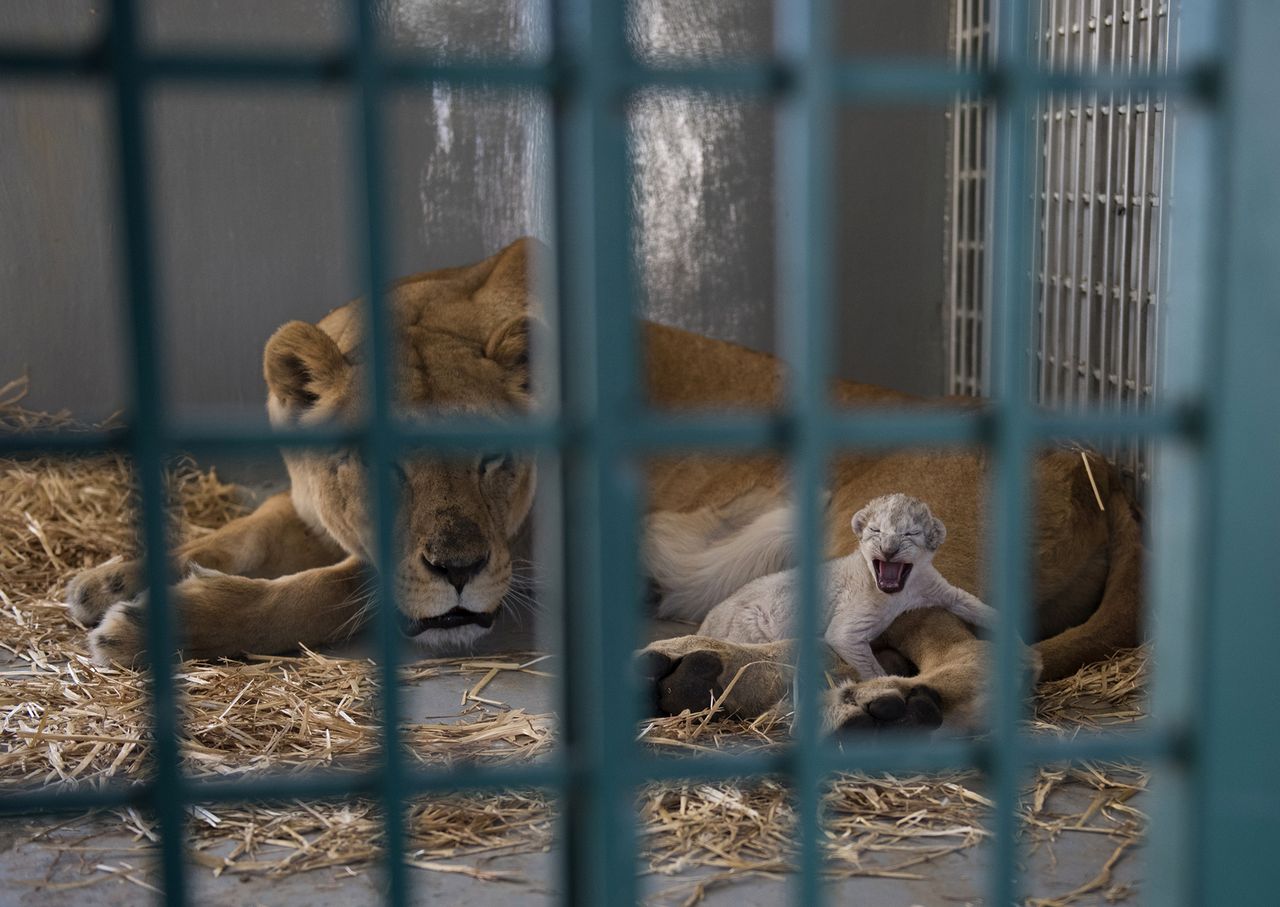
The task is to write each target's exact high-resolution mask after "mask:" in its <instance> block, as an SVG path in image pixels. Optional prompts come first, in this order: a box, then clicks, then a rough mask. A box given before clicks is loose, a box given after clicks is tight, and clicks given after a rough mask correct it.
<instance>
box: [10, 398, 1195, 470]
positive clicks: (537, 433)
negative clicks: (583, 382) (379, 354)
mask: <svg viewBox="0 0 1280 907" xmlns="http://www.w3.org/2000/svg"><path fill="white" fill-rule="evenodd" d="M1202 416H1203V405H1202V404H1199V403H1186V404H1175V405H1167V406H1155V407H1151V408H1149V409H1146V410H1139V411H1127V412H1107V411H1095V412H1076V413H1061V412H1049V411H1044V412H1038V413H1036V414H1034V415H1033V416H1032V418H1031V429H1032V433H1033V435H1034V436H1035V437H1037V438H1039V439H1041V440H1045V441H1050V440H1052V439H1054V438H1072V439H1076V440H1089V441H1099V442H1101V441H1108V440H1116V439H1127V438H1138V437H1141V438H1149V439H1159V438H1182V439H1187V440H1196V439H1198V438H1199V437H1200V434H1201V427H1202V425H1203V418H1202ZM992 418H993V416H992V414H991V413H990V411H989V410H987V409H985V408H982V407H972V408H968V409H964V410H955V409H940V408H938V407H925V406H921V407H917V408H914V409H913V408H909V407H908V408H900V409H874V410H869V409H861V410H860V409H844V408H836V407H833V408H831V410H830V416H829V418H828V419H827V420H826V421H825V423H824V424H825V431H826V432H827V435H828V438H829V440H830V442H831V443H832V444H833V445H836V446H838V447H850V448H861V449H883V448H899V447H911V446H916V445H926V446H959V445H978V444H983V443H986V442H987V441H988V440H989V438H990V437H991V424H992V423H991V420H992ZM792 433H793V421H792V419H791V417H789V416H787V415H786V414H783V413H743V414H734V413H727V414H726V413H707V414H698V415H685V414H680V415H666V414H652V415H646V416H642V417H639V418H637V419H634V420H631V421H630V422H629V423H628V424H627V426H626V427H624V428H621V429H620V440H621V443H622V444H623V446H625V447H627V448H630V449H631V450H633V451H635V452H636V453H644V454H655V453H660V452H662V451H664V450H672V451H674V450H717V451H728V450H741V451H744V452H745V451H761V450H782V449H785V448H786V447H787V446H788V445H789V444H790V439H791V436H792ZM395 434H396V439H395V440H396V446H397V448H398V449H399V450H401V451H409V450H442V451H448V450H459V451H461V450H488V449H493V448H504V449H515V450H554V449H557V448H561V447H564V446H566V445H569V444H572V443H573V434H574V432H573V430H572V428H570V427H567V426H565V425H563V424H561V423H560V422H558V421H556V420H554V419H527V420H519V421H509V422H504V421H500V420H488V419H460V420H454V419H450V420H441V421H439V422H432V423H425V422H417V423H415V422H400V423H399V424H398V425H397V428H396V430H395ZM364 438H365V435H364V433H363V431H362V430H361V429H360V428H349V429H309V428H294V429H284V430H280V429H271V428H260V427H257V426H245V425H234V424H227V425H223V426H213V425H187V426H179V427H177V428H175V429H174V431H173V432H172V436H171V437H170V438H168V439H167V442H166V443H167V447H168V449H170V450H174V451H190V452H193V453H206V452H217V453H226V452H244V451H254V450H267V449H270V448H275V447H287V448H303V447H334V446H341V447H355V446H358V445H360V444H362V443H363V441H364ZM128 444H129V434H128V429H127V428H124V429H120V430H116V431H110V432H42V433H34V434H17V433H14V434H0V456H9V457H22V456H31V455H36V454H55V455H56V454H85V453H96V452H100V451H120V450H124V449H125V448H127V447H128Z"/></svg>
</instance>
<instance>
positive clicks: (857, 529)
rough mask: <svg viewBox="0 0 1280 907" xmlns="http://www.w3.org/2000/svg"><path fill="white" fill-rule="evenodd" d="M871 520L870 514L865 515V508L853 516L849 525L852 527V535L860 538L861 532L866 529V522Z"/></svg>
mask: <svg viewBox="0 0 1280 907" xmlns="http://www.w3.org/2000/svg"><path fill="white" fill-rule="evenodd" d="M869 519H871V514H869V513H867V508H865V507H863V508H862V509H861V510H859V511H858V512H857V513H855V514H854V515H853V521H852V522H851V523H850V525H851V526H852V527H853V534H854V535H856V536H858V537H859V538H861V537H862V530H864V529H866V528H867V520H869Z"/></svg>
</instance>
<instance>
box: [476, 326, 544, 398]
mask: <svg viewBox="0 0 1280 907" xmlns="http://www.w3.org/2000/svg"><path fill="white" fill-rule="evenodd" d="M531 336H532V337H533V338H534V339H533V345H534V346H538V347H539V350H540V351H543V352H545V351H546V350H547V347H546V345H545V343H543V342H542V341H543V340H544V339H545V338H546V325H545V324H543V322H542V321H541V320H540V319H538V318H534V317H532V316H530V315H516V316H514V317H512V318H509V319H507V320H506V321H504V322H502V323H501V324H499V325H498V327H497V328H496V329H495V330H494V332H493V333H492V334H490V335H489V339H488V340H486V341H485V344H484V355H485V358H487V359H492V360H493V361H494V362H496V363H498V364H499V365H500V366H502V367H503V368H504V369H506V370H507V371H508V372H511V373H512V375H513V377H514V378H515V380H516V381H517V383H518V386H519V388H520V390H521V391H523V392H524V393H528V392H529V385H530V380H529V374H530V368H529V346H530V337H531Z"/></svg>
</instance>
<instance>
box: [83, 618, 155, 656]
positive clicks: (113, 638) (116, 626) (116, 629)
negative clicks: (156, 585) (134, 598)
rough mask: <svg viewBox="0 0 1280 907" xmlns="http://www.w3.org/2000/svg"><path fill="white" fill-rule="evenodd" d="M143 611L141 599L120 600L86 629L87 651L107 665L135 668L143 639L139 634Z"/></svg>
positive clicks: (142, 635) (141, 627)
mask: <svg viewBox="0 0 1280 907" xmlns="http://www.w3.org/2000/svg"><path fill="white" fill-rule="evenodd" d="M145 620H146V618H145V610H144V605H143V603H142V602H120V603H119V604H117V605H115V606H113V607H112V608H111V609H110V610H108V611H107V613H106V614H105V615H104V616H103V618H102V621H101V622H100V623H99V624H98V626H96V627H95V628H94V629H93V630H91V631H89V651H90V652H91V653H92V655H93V660H94V661H96V662H97V663H98V664H100V665H103V666H104V667H108V666H111V665H124V666H125V667H137V666H139V665H140V664H141V663H142V662H143V660H144V658H143V656H144V655H145V650H146V640H145V638H144V634H143V626H144V622H145Z"/></svg>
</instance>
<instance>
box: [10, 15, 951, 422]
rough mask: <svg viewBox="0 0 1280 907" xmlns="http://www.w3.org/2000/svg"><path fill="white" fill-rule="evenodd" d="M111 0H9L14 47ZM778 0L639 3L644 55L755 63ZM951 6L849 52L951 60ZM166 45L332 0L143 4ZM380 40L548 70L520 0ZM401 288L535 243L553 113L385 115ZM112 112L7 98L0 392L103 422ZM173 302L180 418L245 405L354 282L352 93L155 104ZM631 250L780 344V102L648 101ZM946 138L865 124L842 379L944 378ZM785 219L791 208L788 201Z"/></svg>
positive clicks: (311, 38)
mask: <svg viewBox="0 0 1280 907" xmlns="http://www.w3.org/2000/svg"><path fill="white" fill-rule="evenodd" d="M102 6H103V4H102V3H100V2H75V0H61V2H46V0H26V2H15V0H9V2H6V3H5V4H3V5H0V38H3V39H9V40H18V39H31V40H36V41H45V42H55V43H56V42H59V41H66V40H74V39H79V38H83V37H85V36H88V35H91V34H93V33H94V30H95V29H96V27H97V25H98V22H99V20H100V18H101V15H102V9H101V8H102ZM770 7H771V4H769V3H767V2H765V0H751V2H724V3H709V2H700V3H688V2H685V0H644V2H642V3H638V4H636V5H635V6H634V7H633V11H632V12H633V15H632V19H631V28H632V38H633V44H634V46H635V47H636V49H637V51H638V52H639V53H640V54H641V55H642V56H646V57H648V58H649V59H651V60H653V61H655V62H658V63H661V62H663V61H669V60H677V59H680V58H683V57H693V58H700V59H709V58H724V57H735V56H745V55H750V54H753V53H761V52H764V51H766V50H767V49H768V47H769V45H770V42H771V28H770V16H771V9H770ZM947 7H948V4H947V0H932V2H929V0H912V2H896V3H892V2H888V0H859V2H856V3H851V4H846V5H844V8H846V9H847V10H850V15H849V17H848V18H847V20H846V21H845V22H843V23H841V24H840V26H839V27H840V29H841V34H842V36H843V37H844V38H845V39H846V40H847V41H848V46H849V49H851V50H859V51H861V50H868V49H870V50H874V51H875V52H879V53H885V52H890V51H894V52H899V51H907V52H913V53H927V54H938V55H941V54H944V53H945V52H946V35H947ZM149 9H150V22H149V33H150V35H151V40H153V41H155V42H157V43H160V44H164V45H166V46H186V45H191V44H198V43H204V44H208V43H214V44H217V43H222V42H245V41H247V42H250V43H253V44H255V45H257V46H259V47H278V46H296V45H298V44H302V45H306V46H319V45H324V44H326V43H329V42H332V41H335V40H338V39H339V38H340V35H341V27H342V25H343V20H342V17H341V16H340V15H339V14H338V11H339V9H340V4H339V3H337V2H336V0H325V2H314V0H289V2H280V0H277V2H273V3H271V4H263V3H260V2H257V0H235V2H231V0H219V2H213V0H165V2H163V3H159V2H156V3H152V4H150V7H149ZM383 12H384V18H385V21H386V24H387V30H388V34H389V35H390V37H391V40H393V41H394V42H396V43H398V44H408V45H414V46H420V47H430V48H435V49H442V50H446V51H447V52H449V53H453V54H464V55H466V54H470V55H474V54H480V53H495V52H496V53H507V54H516V55H520V56H526V57H530V56H537V55H539V54H541V53H543V52H544V51H545V48H546V28H545V16H544V6H543V4H542V3H541V2H531V0H486V2H479V0H391V2H388V3H387V4H386V6H385V8H384V11H383ZM388 110H389V116H390V123H391V132H392V135H391V142H390V151H391V155H390V156H391V160H390V161H389V162H388V172H387V181H388V184H389V187H390V188H391V190H392V197H393V198H394V199H395V203H394V204H393V206H392V210H391V217H392V227H393V238H394V242H393V248H392V250H391V253H392V254H391V259H392V265H393V267H394V269H395V270H396V271H398V272H409V271H416V270H421V269H424V268H429V267H435V266H440V265H446V264H454V263H458V262H461V261H467V260H471V259H474V258H478V257H481V256H483V255H485V254H488V253H489V252H491V251H492V250H494V249H496V248H498V247H499V246H501V245H503V244H505V243H506V242H508V241H509V240H510V239H511V238H513V237H514V236H517V235H520V234H522V233H534V234H537V235H541V236H547V235H548V233H549V230H548V214H549V212H548V210H547V200H548V199H549V197H550V196H549V193H548V191H547V160H548V154H549V123H548V119H547V111H546V108H545V105H544V104H543V103H542V102H540V101H539V100H538V99H536V98H534V97H533V96H532V95H530V94H528V93H515V92H476V91H469V92H464V91H459V90H455V89H450V88H444V87H438V88H436V89H434V90H423V91H416V92H411V93H404V94H401V95H399V96H397V97H396V98H394V99H393V100H392V102H391V104H390V105H389V108H388ZM108 116H109V110H108V108H107V107H106V105H105V102H104V98H103V96H102V95H101V93H100V92H99V91H98V90H97V89H94V88H90V89H82V88H68V87H65V86H64V87H59V88H54V89H48V88H44V89H37V88H25V87H23V88H19V87H15V86H14V85H13V84H12V83H5V84H4V85H3V86H2V87H0V379H2V378H7V377H9V376H10V375H12V374H16V373H17V372H19V371H21V369H22V368H23V367H24V366H27V367H29V368H30V371H31V377H32V395H31V398H30V400H31V402H32V404H33V405H36V406H40V407H46V408H61V407H68V408H70V409H72V410H74V411H76V412H77V413H80V414H83V415H86V416H91V417H92V416H98V415H103V414H105V413H107V412H109V411H111V410H113V409H115V408H118V407H119V406H120V405H121V404H122V402H123V399H124V390H123V382H122V377H121V372H120V368H119V364H118V362H119V355H120V352H121V350H120V338H119V334H118V330H117V326H118V323H119V321H120V316H119V312H118V289H117V275H116V271H115V265H114V258H113V256H114V254H115V242H116V240H117V236H116V230H115V224H114V213H113V211H114V209H113V205H114V198H113V196H112V191H113V188H112V183H111V174H112V170H111V167H112V163H111V159H110V141H109V136H110V133H109V130H108V129H107V126H108V123H109V120H108ZM152 117H153V118H152V124H153V137H154V149H153V158H154V165H155V173H156V177H155V182H154V184H153V189H154V196H155V201H156V205H157V209H158V210H157V212H156V214H157V232H158V237H157V239H158V253H159V256H160V258H159V265H160V288H161V292H162V298H163V301H164V305H165V330H166V334H167V336H168V338H169V344H168V345H169V349H170V350H171V356H170V368H171V374H172V376H173V378H172V381H171V384H170V386H169V388H168V390H169V393H170V395H171V396H172V398H173V399H174V400H175V401H176V402H177V403H178V404H179V405H180V406H181V407H182V408H183V409H184V410H187V411H188V413H189V414H196V413H199V412H204V411H206V410H207V409H209V408H214V409H219V410H221V409H226V408H229V407H231V408H244V409H245V410H246V411H248V412H257V411H259V410H260V408H261V400H262V396H263V391H262V384H261V378H260V377H259V375H260V360H259V355H260V350H261V345H262V342H263V341H264V340H265V339H266V337H267V336H268V335H269V333H270V331H271V330H272V329H273V328H274V327H275V326H276V325H278V324H279V323H280V322H281V321H284V320H286V319H289V318H308V319H314V318H317V317H319V316H320V315H322V314H323V313H324V312H325V311H327V310H328V309H329V308H331V307H333V306H334V305H337V304H340V303H341V302H342V301H344V300H345V299H346V298H348V297H350V296H351V295H353V294H354V293H355V292H356V286H357V280H356V261H355V258H354V256H353V254H352V249H353V244H352V239H353V238H354V226H355V225H354V224H353V222H352V219H351V216H350V212H352V211H354V210H357V209H356V208H355V207H353V205H352V203H351V202H352V196H351V191H352V190H351V182H350V178H351V176H352V174H353V172H354V170H353V164H352V159H351V154H350V150H351V149H350V144H351V143H350V138H349V133H348V126H349V124H350V121H351V110H350V108H349V105H348V99H347V98H346V97H345V96H344V95H343V94H342V93H341V92H316V91H311V90H299V89H279V90H272V91H262V90H244V89H236V90H223V89H217V90H212V89H199V90H197V89H189V88H186V89H181V90H172V89H171V90H166V91H164V92H162V93H161V94H160V95H159V96H158V97H157V98H156V101H155V104H154V108H153V111H152ZM631 117H632V124H633V126H632V134H633V147H634V149H635V165H636V171H637V174H638V182H637V185H636V189H635V198H636V201H637V217H638V223H637V242H638V249H639V252H640V257H641V261H642V267H641V275H642V281H643V287H642V298H643V303H644V306H645V309H646V311H647V313H649V314H650V315H651V316H653V317H656V318H658V319H660V320H664V321H667V322H670V323H674V324H680V325H683V326H686V327H690V328H693V329H696V330H700V331H703V332H705V333H708V334H711V335H713V336H719V337H724V338H726V339H731V340H737V341H739V342H743V343H747V344H749V345H752V346H756V347H760V348H765V349H769V348H771V347H772V344H773V335H774V330H773V320H774V318H773V312H774V308H775V306H774V264H773V257H772V243H773V235H774V225H775V220H774V219H775V204H774V199H773V190H772V185H773V174H772V169H773V138H774V137H773V116H772V113H771V111H770V110H769V109H768V108H767V107H764V106H761V105H758V104H753V103H747V102H742V101H726V100H720V101H715V102H711V101H708V100H707V99H706V98H698V97H691V96H688V95H680V94H674V93H662V94H647V95H644V96H642V97H641V98H639V99H637V101H636V103H635V104H634V106H633V108H632V111H631ZM944 129H945V125H944V121H943V117H942V113H941V111H940V110H930V111H904V110H897V109H877V110H867V111H850V112H849V113H848V115H847V116H846V117H845V118H844V121H843V123H842V129H841V147H840V160H841V161H842V163H843V165H844V166H843V167H842V173H841V176H840V180H839V183H838V185H837V186H836V187H834V189H833V191H836V192H837V193H838V196H839V199H840V205H841V212H842V214H841V222H840V232H839V236H838V238H837V240H838V247H839V249H840V257H839V262H838V268H839V275H840V278H841V286H842V295H841V299H840V300H839V307H838V308H839V312H840V325H839V348H840V367H841V369H842V371H843V372H844V373H845V374H847V375H849V376H850V377H855V378H859V379H862V380H872V381H877V382H880V383H885V384H891V385H895V386H899V387H902V388H905V389H908V390H916V391H920V392H926V393H929V392H936V391H937V390H938V389H939V388H940V387H941V383H942V370H943V349H942V333H941V332H942V321H941V305H942V290H943V287H942V274H943V271H942V260H941V253H942V225H943V209H944V199H943V189H944V178H945V157H944V156H945V131H944ZM782 210H783V216H785V207H784V208H783V209H782Z"/></svg>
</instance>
